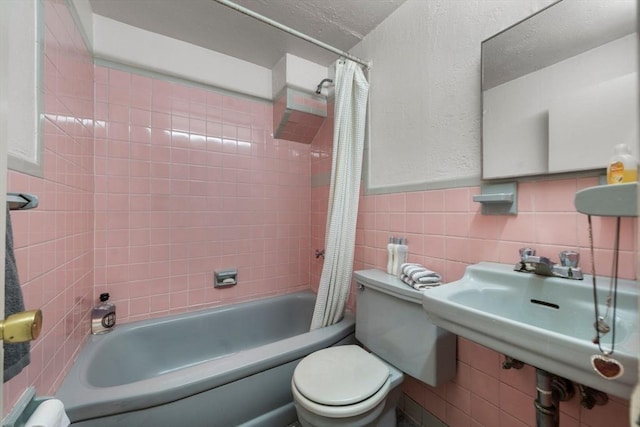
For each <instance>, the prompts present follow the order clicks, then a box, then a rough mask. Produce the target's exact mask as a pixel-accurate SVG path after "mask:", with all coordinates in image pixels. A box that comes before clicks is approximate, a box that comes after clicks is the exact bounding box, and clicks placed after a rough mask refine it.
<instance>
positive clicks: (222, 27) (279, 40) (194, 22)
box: [90, 0, 405, 68]
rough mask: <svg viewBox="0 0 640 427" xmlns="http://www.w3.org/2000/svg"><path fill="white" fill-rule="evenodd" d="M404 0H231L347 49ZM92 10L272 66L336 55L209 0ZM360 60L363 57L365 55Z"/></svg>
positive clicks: (97, 4)
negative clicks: (296, 58) (290, 59)
mask: <svg viewBox="0 0 640 427" xmlns="http://www.w3.org/2000/svg"><path fill="white" fill-rule="evenodd" d="M404 2H405V0H237V1H236V2H235V3H237V4H239V5H241V6H244V7H246V8H248V9H251V10H252V11H254V12H257V13H260V14H262V15H264V16H266V17H268V18H271V19H273V20H275V21H277V22H280V23H282V24H284V25H287V26H289V27H291V28H294V29H296V30H298V31H300V32H302V33H304V34H306V35H308V36H311V37H313V38H316V39H318V40H320V41H322V42H324V43H327V44H330V45H332V46H334V47H337V48H339V49H341V50H344V51H348V50H349V49H351V48H352V47H353V46H355V45H356V44H357V43H358V42H359V41H360V40H361V39H362V38H363V37H364V36H365V35H367V34H368V33H369V32H370V31H371V30H373V29H374V28H375V27H376V26H377V25H378V24H379V23H380V22H382V21H383V20H384V19H385V18H386V17H387V16H389V15H390V14H391V13H393V12H394V11H395V10H396V9H397V8H398V7H399V6H400V5H401V4H402V3H404ZM90 3H91V7H92V9H93V12H94V13H96V14H98V15H102V16H105V17H107V18H110V19H113V20H116V21H120V22H123V23H125V24H128V25H132V26H134V27H139V28H142V29H145V30H148V31H152V32H154V33H159V34H162V35H165V36H168V37H172V38H175V39H178V40H182V41H185V42H188V43H192V44H195V45H198V46H201V47H204V48H207V49H211V50H214V51H217V52H221V53H224V54H226V55H230V56H233V57H236V58H239V59H243V60H245V61H248V62H251V63H254V64H257V65H261V66H263V67H267V68H272V67H273V66H274V65H275V64H276V63H277V62H278V60H280V58H282V57H283V56H284V54H285V53H291V54H293V55H296V56H299V57H301V58H305V59H307V60H310V61H313V62H316V63H318V64H322V65H328V64H329V63H331V62H332V61H334V60H335V59H336V55H335V54H332V53H329V52H327V51H325V50H323V49H320V48H318V47H315V46H313V45H311V44H310V43H308V42H305V41H303V40H300V39H298V38H296V37H293V36H290V35H287V34H285V33H283V32H282V31H279V30H277V29H275V28H273V27H271V26H269V25H266V24H263V23H261V22H258V21H256V20H255V19H253V18H251V17H249V16H246V15H243V14H241V13H239V12H237V11H234V10H232V9H230V8H228V7H226V6H224V5H222V4H219V3H217V2H215V1H214V0H179V1H176V0H90ZM365 59H366V58H365Z"/></svg>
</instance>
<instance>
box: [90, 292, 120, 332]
mask: <svg viewBox="0 0 640 427" xmlns="http://www.w3.org/2000/svg"><path fill="white" fill-rule="evenodd" d="M115 325H116V305H115V304H114V303H112V302H109V294H108V293H107V292H105V293H103V294H100V303H99V304H97V305H95V306H94V307H93V310H92V311H91V333H92V334H94V335H99V334H105V333H107V332H111V330H112V329H113V327H114V326H115Z"/></svg>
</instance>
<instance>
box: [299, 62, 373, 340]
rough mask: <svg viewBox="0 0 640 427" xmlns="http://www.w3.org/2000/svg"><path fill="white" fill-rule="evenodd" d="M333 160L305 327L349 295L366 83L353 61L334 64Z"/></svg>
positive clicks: (320, 321)
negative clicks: (318, 269)
mask: <svg viewBox="0 0 640 427" xmlns="http://www.w3.org/2000/svg"><path fill="white" fill-rule="evenodd" d="M335 80H336V84H335V108H334V125H333V159H332V163H331V185H330V187H329V206H328V214H327V229H326V235H325V259H324V265H323V267H322V275H321V276H320V286H319V289H318V296H317V299H316V306H315V308H314V311H313V319H312V320H311V330H313V329H318V328H322V327H324V326H329V325H332V324H334V323H336V322H338V321H339V320H340V319H342V316H343V314H344V308H345V305H346V302H347V298H348V297H349V288H350V287H351V275H352V270H353V254H354V250H355V240H356V220H357V216H358V200H359V195H360V175H361V172H362V152H363V149H364V134H365V122H366V111H367V97H368V94H369V83H368V82H367V79H366V78H365V76H364V72H363V71H362V69H361V68H360V66H358V65H357V64H356V63H355V62H353V61H350V60H344V59H341V60H339V61H338V62H337V63H336V79H335Z"/></svg>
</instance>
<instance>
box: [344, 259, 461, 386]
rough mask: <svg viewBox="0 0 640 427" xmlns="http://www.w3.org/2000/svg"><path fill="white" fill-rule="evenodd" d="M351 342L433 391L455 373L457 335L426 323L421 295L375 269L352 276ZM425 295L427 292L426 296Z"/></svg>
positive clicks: (361, 271) (393, 277) (398, 280)
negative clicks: (353, 323)
mask: <svg viewBox="0 0 640 427" xmlns="http://www.w3.org/2000/svg"><path fill="white" fill-rule="evenodd" d="M354 278H355V280H356V283H357V284H358V290H357V291H356V338H357V339H358V340H359V341H360V342H361V343H362V344H363V345H364V346H365V347H367V348H368V349H369V350H370V351H371V352H373V353H374V354H376V355H378V356H379V357H381V358H382V359H384V360H386V361H387V362H389V363H390V364H392V365H393V366H395V367H396V368H398V369H400V370H401V371H403V372H405V373H407V374H409V375H411V376H412V377H414V378H417V379H419V380H421V381H423V382H425V383H427V384H429V385H432V386H437V385H438V384H442V383H445V382H447V381H449V380H450V379H452V378H453V377H454V375H455V373H456V336H455V335H454V334H452V333H450V332H448V331H446V330H444V329H441V328H439V327H437V326H436V325H434V324H433V323H431V322H430V321H429V319H428V318H427V313H426V312H425V311H424V309H423V308H422V292H420V291H417V290H415V289H413V288H411V287H409V286H408V285H406V284H405V283H403V282H402V281H401V280H400V279H398V278H397V277H395V276H392V275H390V274H387V273H384V272H382V271H380V270H375V269H372V270H360V271H356V272H355V273H354ZM426 292H428V290H427V291H426Z"/></svg>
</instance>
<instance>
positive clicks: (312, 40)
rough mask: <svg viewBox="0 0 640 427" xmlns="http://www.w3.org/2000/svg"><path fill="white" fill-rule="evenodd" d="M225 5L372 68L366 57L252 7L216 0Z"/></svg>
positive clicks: (225, 0)
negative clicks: (260, 12)
mask: <svg viewBox="0 0 640 427" xmlns="http://www.w3.org/2000/svg"><path fill="white" fill-rule="evenodd" d="M214 1H216V2H218V3H220V4H222V5H224V6H227V7H229V8H231V9H233V10H236V11H238V12H240V13H243V14H245V15H247V16H250V17H252V18H254V19H257V20H258V21H261V22H264V23H265V24H267V25H271V26H272V27H274V28H277V29H278V30H280V31H284V32H285V33H289V34H291V35H292V36H295V37H298V38H299V39H302V40H305V41H307V42H309V43H312V44H315V45H316V46H318V47H321V48H322V49H324V50H328V51H329V52H333V53H335V54H337V55H340V56H343V57H345V58H347V59H350V60H352V61H353V62H357V63H358V64H361V65H364V66H365V67H367V68H371V63H370V62H369V61H365V60H364V59H360V58H358V57H357V56H353V55H351V54H350V53H348V52H345V51H343V50H340V49H338V48H336V47H333V46H331V45H329V44H326V43H324V42H321V41H320V40H317V39H314V38H313V37H310V36H308V35H306V34H304V33H301V32H300V31H297V30H294V29H293V28H291V27H287V26H286V25H283V24H281V23H279V22H278V21H274V20H273V19H270V18H267V17H266V16H264V15H260V14H259V13H256V12H254V11H252V10H251V9H247V8H246V7H243V6H240V5H238V4H235V3H233V2H231V1H229V0H214Z"/></svg>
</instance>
